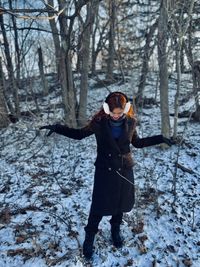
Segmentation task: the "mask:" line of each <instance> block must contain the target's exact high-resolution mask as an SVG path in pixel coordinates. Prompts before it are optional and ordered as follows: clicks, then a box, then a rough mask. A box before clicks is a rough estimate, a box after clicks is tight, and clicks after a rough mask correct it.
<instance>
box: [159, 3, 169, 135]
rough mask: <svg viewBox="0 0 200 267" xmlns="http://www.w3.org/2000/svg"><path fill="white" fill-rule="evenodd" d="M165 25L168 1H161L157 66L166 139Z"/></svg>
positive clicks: (167, 125)
mask: <svg viewBox="0 0 200 267" xmlns="http://www.w3.org/2000/svg"><path fill="white" fill-rule="evenodd" d="M167 24H168V1H167V0H161V9H160V15H159V20H158V64H159V78H160V85H159V87H160V109H161V131H162V134H163V135H164V136H166V137H169V136H170V120H169V102H168V66H167V63H168V60H167V40H168V37H167Z"/></svg>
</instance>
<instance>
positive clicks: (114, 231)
mask: <svg viewBox="0 0 200 267" xmlns="http://www.w3.org/2000/svg"><path fill="white" fill-rule="evenodd" d="M111 236H112V241H113V245H114V246H115V247H116V248H121V247H122V245H123V240H122V237H121V235H120V225H119V224H111Z"/></svg>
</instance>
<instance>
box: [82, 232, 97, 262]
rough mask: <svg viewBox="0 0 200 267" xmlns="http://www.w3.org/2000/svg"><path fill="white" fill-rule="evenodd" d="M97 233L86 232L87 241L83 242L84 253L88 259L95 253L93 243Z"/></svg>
mask: <svg viewBox="0 0 200 267" xmlns="http://www.w3.org/2000/svg"><path fill="white" fill-rule="evenodd" d="M94 237H95V233H93V232H86V234H85V241H84V243H83V255H84V256H85V258H86V259H91V257H92V254H93V243H94Z"/></svg>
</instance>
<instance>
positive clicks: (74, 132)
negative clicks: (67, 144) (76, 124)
mask: <svg viewBox="0 0 200 267" xmlns="http://www.w3.org/2000/svg"><path fill="white" fill-rule="evenodd" d="M43 129H47V130H49V132H48V134H47V136H50V135H51V134H52V133H57V134H61V135H64V136H67V137H69V138H72V139H77V140H81V139H83V138H85V137H87V136H90V135H92V134H94V132H93V130H92V128H91V127H90V125H89V124H88V125H87V126H85V127H83V128H80V129H75V128H70V127H68V126H66V125H61V124H54V125H45V126H42V127H40V130H43Z"/></svg>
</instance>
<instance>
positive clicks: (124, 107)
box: [41, 92, 171, 258]
mask: <svg viewBox="0 0 200 267" xmlns="http://www.w3.org/2000/svg"><path fill="white" fill-rule="evenodd" d="M134 115H135V114H134V111H133V107H132V106H131V104H130V102H129V100H128V98H127V96H126V95H125V94H123V93H121V92H113V93H111V94H109V95H108V96H107V98H106V100H105V102H104V104H103V107H102V109H101V110H100V111H99V112H98V113H97V114H96V115H94V117H93V118H92V120H91V121H90V123H89V124H88V125H87V126H85V127H84V128H81V129H73V128H69V127H67V126H62V125H59V124H56V125H47V126H43V127H41V129H49V130H50V131H49V133H48V135H50V134H52V133H53V132H56V133H58V134H62V135H65V136H67V137H69V138H73V139H79V140H80V139H82V138H85V137H87V136H90V135H92V134H95V137H96V142H97V158H96V161H95V167H96V168H95V176H94V187H93V194H92V203H91V209H90V214H89V218H88V223H87V226H86V227H85V232H86V234H85V241H84V243H83V254H84V256H85V257H86V258H91V256H92V254H93V243H94V238H95V234H96V233H97V231H98V225H99V222H100V221H101V219H102V217H103V216H107V215H111V216H112V217H111V219H110V224H111V237H112V241H113V244H114V245H115V246H116V247H121V246H122V244H123V240H122V238H121V235H120V224H121V222H122V216H123V212H129V211H130V210H131V209H132V207H133V205H134V178H133V170H132V167H133V165H134V163H133V159H132V155H131V152H130V144H132V145H133V146H134V147H136V148H142V147H147V146H152V145H156V144H160V143H167V144H168V145H171V140H170V139H167V138H165V137H163V136H162V135H157V136H152V137H147V138H139V137H138V135H137V132H136V119H135V116H134Z"/></svg>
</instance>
